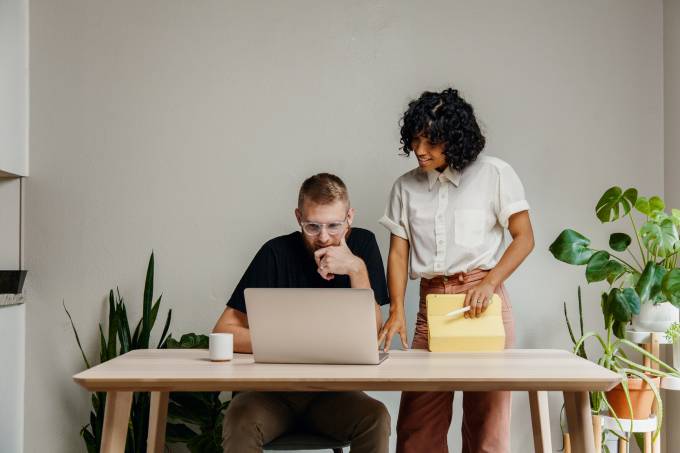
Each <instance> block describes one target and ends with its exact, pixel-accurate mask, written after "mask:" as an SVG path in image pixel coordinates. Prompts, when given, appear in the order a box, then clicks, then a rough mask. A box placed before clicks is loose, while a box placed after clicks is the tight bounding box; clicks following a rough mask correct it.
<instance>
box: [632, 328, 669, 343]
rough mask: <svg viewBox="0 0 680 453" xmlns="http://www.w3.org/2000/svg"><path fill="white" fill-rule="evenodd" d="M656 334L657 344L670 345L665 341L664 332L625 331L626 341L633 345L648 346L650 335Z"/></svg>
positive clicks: (650, 339)
mask: <svg viewBox="0 0 680 453" xmlns="http://www.w3.org/2000/svg"><path fill="white" fill-rule="evenodd" d="M653 333H656V334H658V338H659V344H672V343H671V342H670V341H668V340H667V339H666V332H638V331H637V330H626V339H628V340H630V341H632V342H633V343H635V344H650V343H651V342H652V334H653Z"/></svg>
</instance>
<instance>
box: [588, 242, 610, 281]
mask: <svg viewBox="0 0 680 453" xmlns="http://www.w3.org/2000/svg"><path fill="white" fill-rule="evenodd" d="M608 264H609V253H608V252H606V251H604V250H600V251H599V252H595V254H593V256H591V257H590V259H589V260H588V264H587V265H586V280H587V281H588V283H593V282H600V281H602V280H604V279H605V278H607V275H608V273H609V272H608V268H607V266H608Z"/></svg>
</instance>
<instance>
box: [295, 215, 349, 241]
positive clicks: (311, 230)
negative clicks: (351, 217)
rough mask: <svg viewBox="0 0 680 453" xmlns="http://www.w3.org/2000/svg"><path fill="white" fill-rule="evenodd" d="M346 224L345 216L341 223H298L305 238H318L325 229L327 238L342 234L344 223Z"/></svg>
mask: <svg viewBox="0 0 680 453" xmlns="http://www.w3.org/2000/svg"><path fill="white" fill-rule="evenodd" d="M346 222H347V216H345V219H344V220H343V221H341V222H331V223H316V222H300V226H302V231H303V232H304V233H305V234H306V235H307V236H318V235H320V234H321V231H322V230H323V229H324V228H326V231H327V232H328V235H329V236H338V235H340V234H342V233H343V232H344V230H345V223H346Z"/></svg>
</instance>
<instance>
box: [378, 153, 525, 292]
mask: <svg viewBox="0 0 680 453" xmlns="http://www.w3.org/2000/svg"><path fill="white" fill-rule="evenodd" d="M528 209H529V204H528V203H527V201H526V199H525V196H524V187H523V186H522V182H521V181H520V180H519V177H518V176H517V173H515V171H514V170H513V169H512V167H511V166H510V165H509V164H508V163H506V162H504V161H502V160H501V159H498V158H496V157H491V156H481V155H480V156H478V157H477V160H475V161H474V162H473V163H471V164H470V165H469V166H467V167H466V168H465V169H463V171H462V172H458V171H456V170H452V169H451V168H450V167H447V169H446V170H444V171H443V172H439V171H437V170H431V171H428V172H425V171H423V170H421V169H420V168H416V169H414V170H411V171H409V172H408V173H405V174H403V175H402V176H400V177H399V178H398V179H397V180H396V181H395V183H394V186H393V187H392V191H391V193H390V199H389V202H388V204H387V208H386V210H385V215H384V216H383V217H382V218H381V219H380V223H381V224H382V225H383V226H385V227H386V228H387V229H388V230H389V231H390V232H391V233H392V234H395V235H397V236H399V237H402V238H404V239H406V240H408V241H409V245H410V252H409V253H410V257H409V269H410V272H409V275H410V277H411V278H412V279H417V278H421V277H422V278H433V277H435V276H438V275H452V274H455V273H457V272H469V271H471V270H472V269H475V268H481V269H491V268H493V267H494V266H495V265H496V264H497V263H498V261H499V260H500V258H501V256H502V255H503V252H504V251H505V244H504V229H505V228H507V227H508V219H509V218H510V216H511V215H512V214H515V213H517V212H521V211H526V210H528Z"/></svg>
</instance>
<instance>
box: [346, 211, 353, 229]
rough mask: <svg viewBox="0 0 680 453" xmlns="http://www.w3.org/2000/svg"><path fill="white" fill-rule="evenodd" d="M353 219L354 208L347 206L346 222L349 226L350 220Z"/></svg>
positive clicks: (350, 224)
mask: <svg viewBox="0 0 680 453" xmlns="http://www.w3.org/2000/svg"><path fill="white" fill-rule="evenodd" d="M353 221H354V208H349V210H348V211H347V223H348V224H349V226H352V222H353Z"/></svg>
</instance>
